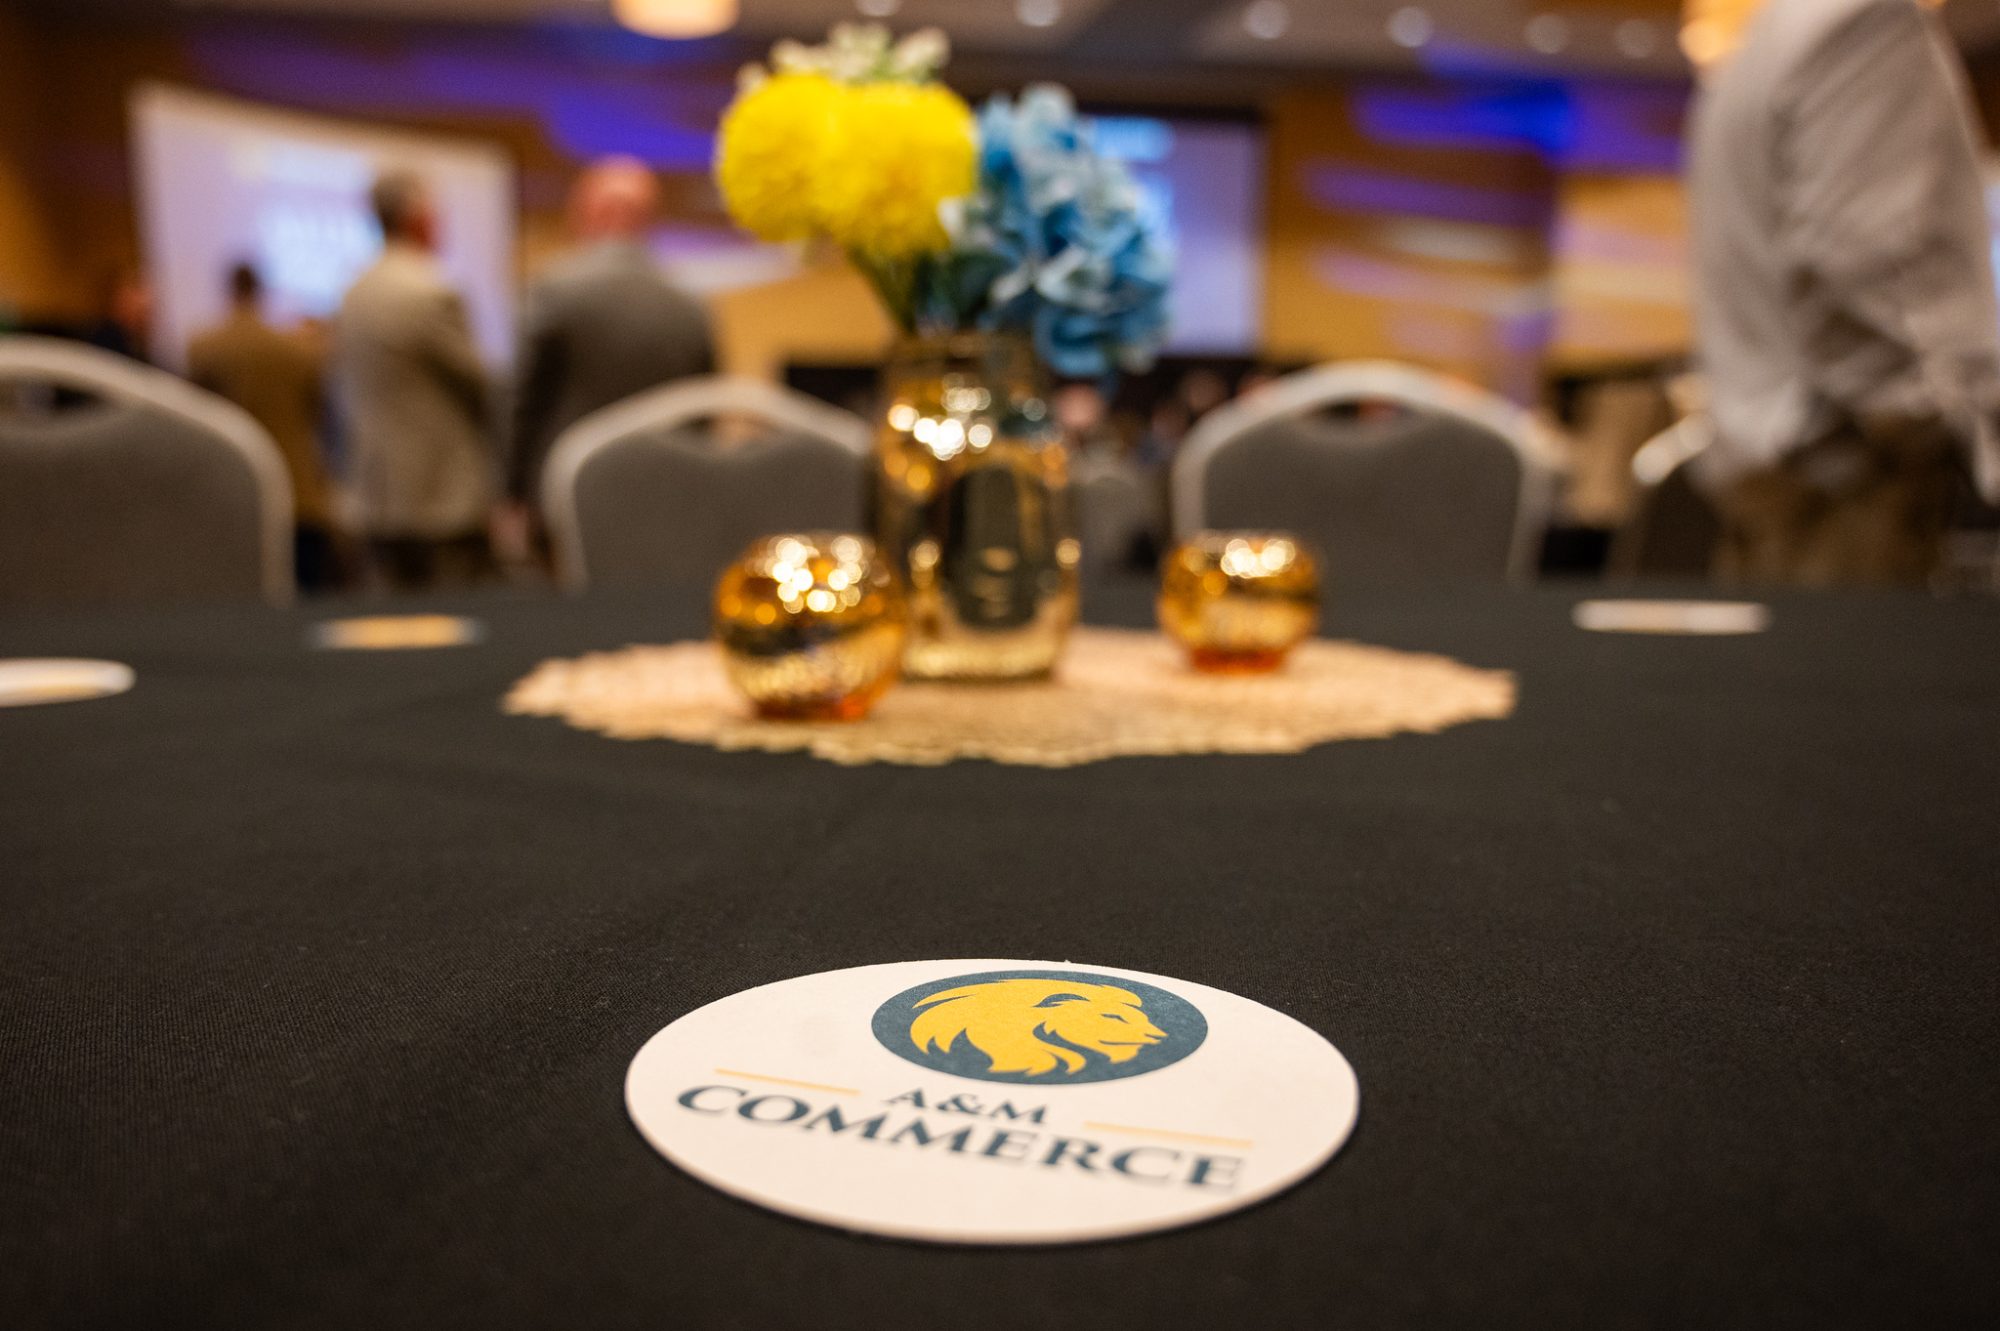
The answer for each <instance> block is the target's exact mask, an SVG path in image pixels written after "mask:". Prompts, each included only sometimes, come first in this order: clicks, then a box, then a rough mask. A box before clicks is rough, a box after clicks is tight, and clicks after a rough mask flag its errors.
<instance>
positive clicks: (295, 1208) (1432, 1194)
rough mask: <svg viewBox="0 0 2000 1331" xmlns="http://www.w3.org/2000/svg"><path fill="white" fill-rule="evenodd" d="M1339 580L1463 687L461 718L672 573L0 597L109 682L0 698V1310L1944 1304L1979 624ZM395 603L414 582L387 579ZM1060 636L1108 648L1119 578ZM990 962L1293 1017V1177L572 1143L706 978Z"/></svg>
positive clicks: (1970, 1309)
mask: <svg viewBox="0 0 2000 1331" xmlns="http://www.w3.org/2000/svg"><path fill="white" fill-rule="evenodd" d="M1582 594H1583V593H1581V592H1578V591H1576V590H1573V589H1572V590H1563V589H1545V590H1541V591H1537V592H1533V593H1502V592H1497V591H1484V592H1474V591H1466V592H1463V593H1445V592H1430V593H1424V594H1421V595H1409V596H1390V595H1381V596H1374V597H1369V596H1360V595H1355V596H1350V597H1347V598H1344V599H1342V600H1341V601H1340V602H1339V603H1338V604H1337V606H1336V608H1335V611H1334V614H1333V616H1332V623H1331V625H1330V627H1331V629H1332V630H1333V631H1334V632H1336V633H1340V634H1343V635H1348V636H1353V637H1358V638H1361V639H1364V640H1368V641H1373V642H1379V643H1384V644H1388V645H1392V646H1397V647H1405V648H1418V649H1431V650H1440V651H1444V652H1448V653H1451V654H1453V655H1455V656H1458V657H1459V658H1461V659H1463V660H1467V661H1469V662H1472V663H1474V664H1478V665H1483V666H1494V667H1505V668H1509V669H1512V670H1515V671H1517V672H1518V673H1519V677H1520V681H1521V705H1520V710H1519V713H1518V715H1517V716H1516V717H1514V718H1513V719H1512V720H1509V721H1504V722H1498V723H1479V724H1473V725H1468V726H1464V727H1461V728H1458V729H1455V730H1451V731H1449V732H1447V733H1444V734H1442V735H1437V736H1431V737H1403V738H1398V739H1393V740H1386V741H1371V742H1363V743H1348V744H1336V745H1332V746H1329V747H1325V748H1321V749H1318V750H1315V751H1313V752H1312V753H1310V754H1307V755H1304V756H1300V757H1211V758H1175V759H1157V760H1156V759H1125V760H1118V761H1112V762H1105V763H1099V764H1096V765H1093V766H1088V767H1083V768H1078V769H1073V770H1067V771H1053V772H1051V771H1039V770H1031V769H1024V768H1013V767H1000V766H995V765H991V764H988V763H983V762H981V763H960V764H956V765H953V766H950V767H946V768H943V769H929V770H925V769H912V768H898V767H866V768H858V769H844V768H840V767H836V766H833V765H830V764H826V763H821V762H816V761H814V760H812V759H810V758H806V757H803V756H796V755H787V756H772V755H761V754H723V753H716V752H711V751H708V750H705V749H700V748H692V747H684V746H681V745H676V744H671V743H663V742H648V743H618V742H613V741H609V740H605V739H602V738H599V737H597V736H594V735H589V734H584V733H580V732H577V731H574V730H571V729H569V728H567V727H566V726H564V725H562V724H561V723H559V722H556V721H549V720H527V719H519V718H510V717H506V716H503V715H501V713H500V711H499V709H498V702H499V699H500V697H501V695H502V694H503V693H504V691H505V690H506V688H507V686H508V685H509V684H511V683H512V682H513V681H514V680H515V679H517V678H518V677H520V676H521V675H523V674H525V673H526V672H527V671H528V670H529V669H530V668H531V667H532V666H534V665H535V664H536V663H537V662H539V661H541V660H543V659H545V658H547V657H550V656H558V655H574V654H577V653H579V652H582V651H585V650H591V649H597V648H608V647H617V646H620V645H623V644H625V643H628V642H633V641H658V640H664V639H667V638H671V637H677V636H686V635H690V634H695V633H699V632H700V631H701V629H702V626H703V623H702V621H703V612H702V599H701V598H700V597H698V596H694V595H675V594H664V593H663V594H659V595H654V596H624V597H615V598H611V597H599V598H592V599H586V600H583V601H580V602H555V601H545V600H535V599H529V598H525V597H518V596H505V597H489V598H482V599H475V600H468V601H465V602H460V603H454V604H451V605H448V606H446V607H445V608H452V609H460V610H467V609H469V610H470V611H471V612H472V613H476V614H478V615H480V616H481V617H483V618H484V619H485V620H486V621H487V622H488V623H489V625H490V628H491V633H490V637H489V638H488V640H487V641H486V642H485V643H484V644H482V645H479V646H475V647H470V648H463V649H456V650H445V651H431V652H409V653H352V654H341V653H328V652H315V651H310V650H307V649H306V647H305V645H304V644H305V636H306V630H307V627H308V625H309V624H311V623H312V622H313V621H314V620H315V619H316V618H317V617H319V615H321V614H324V613H325V611H324V610H323V609H321V610H319V611H313V610H299V611H294V612H289V613H282V614H280V613H272V612H260V611H256V610H249V609H244V610H229V611H223V610H212V611H199V612H187V613H183V614H179V615H171V616H170V615H158V614H139V613H133V614H106V615H88V616H79V617H67V618H65V617H49V618H38V619H31V620H22V619H14V620H11V621H0V656H8V655H15V656H18V655H30V654H33V655H53V654H60V655H85V656H105V657H110V658H113V659H117V660H122V661H126V662H129V663H130V664H132V665H133V666H134V667H136V668H137V671H138V679H139V682H138V686H137V688H136V690H135V691H134V692H132V693H131V694H129V695H127V696H125V697H122V698H117V699H112V700H108V701H100V702H90V703H78V704H68V705H62V706H52V707H39V708H28V709H20V710H14V711H0V884H3V885H0V982H3V983H4V994H3V995H0V1051H4V1060H5V1076H4V1089H0V1325H6V1326H9V1327H26V1326H37V1325H43V1324H51V1325H53V1324H62V1325H79V1326H81V1325H90V1326H121V1327H123V1326H141V1325H181V1326H203V1327H222V1326H253V1325H254V1326H314V1327H358V1326H397V1327H403V1326H415V1327H443V1326H453V1327H457V1326H466V1327H491V1326H501V1325H505V1326H512V1325H535V1326H549V1327H663V1326H664V1327H703V1326H763V1325H818V1326H853V1327H868V1328H874V1329H880V1328H891V1327H905V1326H911V1327H937V1328H953V1329H954V1331H955V1329H957V1328H967V1327H984V1326H993V1327H1023V1326H1051V1325H1075V1326H1085V1325H1088V1326H1090V1327H1093V1328H1104V1327H1120V1326H1166V1325H1175V1326H1178V1325H1284V1326H1348V1327H1378V1326H1387V1325H1439V1324H1459V1325H1467V1324H1476V1325H1501V1324H1522V1325H1581V1324H1590V1325H1653V1326H1685V1325H1706V1324H1732V1325H1757V1326H1772V1325H1800V1326H1806V1325H1811V1326H1825V1325H1828V1324H1840V1325H1848V1324H1865V1323H1872V1324H1875V1325H1903V1326H1915V1325H1938V1324H1943V1323H1946V1322H1959V1323H1964V1322H1969V1321H1972V1320H1975V1319H1980V1320H1989V1321H1990V1319H1991V1317H1992V1316H1993V1315H1994V1314H1995V1313H1996V1310H2000V1275H1997V1274H1996V1272H2000V1263H1996V1262H1995V1253H1996V1251H2000V1221H1997V1220H1996V1206H2000V992H1996V990H2000V985H1997V984H1996V974H2000V971H1997V970H1996V958H2000V903H1996V887H2000V872H1996V871H2000V856H1996V853H1995V851H1994V845H1995V816H1996V811H2000V801H1996V796H1997V795H2000V776H1997V775H1996V765H1997V760H2000V706H1996V704H2000V607H1996V606H1994V605H1992V604H1975V603H1955V604H1938V603H1933V602H1929V601H1924V600H1919V599H1903V598H1896V597H1882V598H1865V597H1863V598H1830V599H1825V600H1805V599H1800V600H1781V601H1780V602H1778V604H1777V606H1776V612H1777V619H1776V625H1775V628H1774V630H1773V631H1772V632H1771V633H1769V634H1767V635H1765V636H1762V637H1755V638H1743V639H1708V640H1673V639H1652V638H1629V637H1601V636H1592V635H1587V634H1584V633H1580V632H1578V631H1576V630H1575V629H1573V628H1572V627H1571V626H1570V622H1569V611H1570V607H1571V605H1572V603H1573V602H1574V601H1575V600H1576V599H1578V597H1579V596H1580V595H1582ZM425 608H437V606H436V604H434V603H429V604H427V605H426V607H425ZM1091 613H1092V614H1093V616H1094V617H1095V618H1098V619H1100V620H1102V621H1104V622H1113V623H1133V624H1139V623H1144V622H1145V621H1146V619H1147V616H1148V613H1149V611H1148V602H1147V600H1146V598H1145V596H1144V595H1143V594H1142V592H1141V591H1140V590H1139V589H1136V588H1132V589H1123V590H1117V589H1114V590H1113V591H1111V592H1107V593H1104V594H1100V595H1098V596H1096V597H1094V598H1093V601H1092V606H1091ZM981 956H1019V957H1026V958H1052V959H1072V960H1075V961H1077V962H1079V963H1096V964H1102V965H1106V966H1122V967H1130V968H1134V969H1142V970H1148V971H1155V972H1159V973H1163V974H1166V975H1172V976H1178V977H1181V978H1184V979H1187V980H1192V981H1196V982H1199V983H1201V984H1207V985H1214V986H1217V987H1220V988H1223V989H1228V990H1232V991H1235V992H1237V993H1240V994H1245V995H1248V996H1250V997H1252V998H1256V999H1259V1000H1261V1001H1263V1002H1265V1003H1268V1004H1271V1005H1273V1006H1275V1007H1277V1008H1279V1009H1281V1010H1283V1011H1285V1012H1288V1013H1290V1014H1292V1015H1293V1016H1296V1017H1298V1018H1299V1019H1301V1020H1302V1021H1304V1022H1306V1023H1307V1024H1309V1025H1310V1026H1312V1027H1314V1028H1315V1029H1317V1030H1319V1031H1321V1032H1322V1033H1324V1034H1325V1035H1326V1036H1327V1037H1329V1038H1330V1039H1331V1040H1333V1041H1334V1042H1335V1043H1336V1044H1337V1045H1338V1046H1339V1047H1340V1048H1341V1049H1342V1050H1343V1051H1344V1052H1345V1053H1346V1054H1347V1056H1348V1058H1349V1059H1350V1060H1351V1061H1352V1062H1353V1064H1354V1066H1355V1068H1356V1070H1357V1072H1358V1074H1359V1077H1360V1081H1361V1098H1362V1110H1361V1122H1360V1126H1359V1127H1358V1129H1357V1130H1356V1132H1355V1135H1354V1137H1353V1138H1352V1140H1351V1141H1350V1142H1349V1143H1348V1145H1347V1147H1346V1149H1345V1150H1344V1151H1343V1152H1342V1153H1341V1154H1340V1155H1339V1156H1338V1157H1337V1158H1336V1159H1335V1161H1334V1162H1333V1164H1332V1165H1331V1166H1330V1167H1328V1168H1327V1169H1326V1170H1325V1171H1324V1172H1322V1173H1321V1174H1319V1175H1318V1176H1316V1177H1314V1178H1313V1179H1311V1180H1310V1181H1308V1182H1307V1183H1306V1184H1304V1185H1303V1186H1301V1187H1299V1188H1297V1189H1295V1190H1293V1191H1292V1192H1290V1193H1287V1194H1285V1195H1283V1196H1281V1197H1279V1198H1278V1199H1276V1200H1274V1201H1271V1202H1269V1203H1267V1204H1265V1205H1262V1206H1259V1207H1257V1208H1254V1209H1252V1210H1249V1211H1246V1212H1243V1213H1240V1214H1238V1215H1236V1216H1234V1217H1231V1218H1227V1219H1224V1220H1221V1221H1217V1222H1214V1223H1210V1224H1207V1225H1203V1226H1200V1227H1197V1228H1194V1229H1189V1230H1185V1231H1181V1232H1175V1233H1167V1234H1161V1235H1156V1236H1152V1237H1147V1238H1141V1239H1136V1240H1131V1241H1126V1242H1119V1243H1110V1244H1100V1245H1096V1246H1087V1247H1077V1248H1069V1249H1054V1250H1043V1251H995V1250H984V1251H982V1250H950V1249H936V1248H925V1247H919V1246H909V1245H902V1244H897V1243H891V1242H886V1241H880V1240H871V1239H863V1238H855V1237H851V1236H848V1235H844V1234H841V1233H838V1232H835V1231H832V1230H828V1229H822V1228H817V1227H814V1226H811V1225H807V1224H803V1223H799V1222H795V1221H792V1220H787V1219H784V1218H781V1217H779V1216H776V1215H772V1214H769V1213H767V1212H764V1211H761V1210H758V1209H755V1208H753V1207H751V1206H748V1205H745V1204H742V1203H739V1202H737V1201H734V1200H732V1199H730V1198H728V1197H725V1196H723V1195H722V1194H720V1193H717V1192H713V1191H711V1190H709V1189H708V1188H707V1187H705V1186H703V1185H702V1184H700V1183H697V1182H695V1181H694V1180H693V1179H691V1178H689V1177H686V1176H685V1175H682V1174H681V1173H679V1172H678V1171H676V1170H675V1169H674V1168H672V1167H671V1166H669V1165H668V1164H667V1163H666V1162H665V1161H663V1160H662V1159H660V1158H659V1157H658V1156H657V1155H656V1154H655V1153H654V1152H653V1151H652V1150H651V1149H650V1148H649V1147H648V1146H647V1145H646V1144H645V1143H644V1142H643V1141H642V1140H641V1139H640V1137H639V1136H638V1134H637V1133H636V1132H635V1131H634V1130H633V1128H632V1127H631V1125H630V1123H629V1122H628V1120H627V1118H626V1115H625V1111H624V1107H623V1103H622V1098H621V1092H622V1081H623V1078H624V1074H625V1069H626V1065H627V1063H628V1062H629V1061H630V1059H631V1057H632V1055H633V1053H634V1052H635V1051H636V1050H637V1049H638V1047H639V1046H640V1044H641V1043H643V1042H644V1041H645V1040H646V1039H647V1038H648V1037H649V1036H650V1035H652V1034H653V1032H655V1031H656V1030H658V1029H659V1028H660V1027H661V1026H663V1025H665V1024H666V1023H668V1022H669V1021H672V1020H673V1019H674V1018H676V1017H679V1016H681V1015H682V1014H684V1013H686V1012H688V1011H690V1010H692V1009H693V1008H695V1007H697V1006H699V1005H701V1004H703V1003H707V1002H709V1001H711V1000H713V999H716V998H720V997H722V996H723V995H726V994H729V993H733V992H735V991H737V990H740V989H744V988H747V987H749V986H752V985H758V984H763V983H765V982H768V981H772V980H777V979H781V978H784V977H787V976H793V975H799V974H802V973H807V972H812V971H820V970H828V969H833V968H837V967H845V966H855V965H862V964H866V963H871V962H885V961H898V960H909V959H925V958H947V957H981Z"/></svg>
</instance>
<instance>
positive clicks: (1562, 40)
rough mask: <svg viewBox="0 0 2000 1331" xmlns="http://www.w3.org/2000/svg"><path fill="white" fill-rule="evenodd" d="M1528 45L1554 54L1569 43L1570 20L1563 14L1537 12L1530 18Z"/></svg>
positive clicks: (1546, 53) (1547, 53) (1543, 52)
mask: <svg viewBox="0 0 2000 1331" xmlns="http://www.w3.org/2000/svg"><path fill="white" fill-rule="evenodd" d="M1527 36H1528V45H1529V46H1532V47H1533V48H1534V49H1535V50H1537V51H1540V52H1541V53H1542V54H1543V55H1554V54H1556V53H1557V52H1558V51H1561V50H1562V49H1563V48H1565V47H1567V46H1568V45H1569V20H1568V19H1566V18H1564V17H1563V16H1562V15H1561V14H1537V15H1535V16H1534V17H1533V18H1531V19H1529V20H1528V32H1527Z"/></svg>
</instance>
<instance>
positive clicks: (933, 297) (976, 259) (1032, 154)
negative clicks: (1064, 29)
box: [925, 86, 1174, 378]
mask: <svg viewBox="0 0 2000 1331" xmlns="http://www.w3.org/2000/svg"><path fill="white" fill-rule="evenodd" d="M944 220H945V227H946V230H947V232H948V233H949V234H950V236H951V241H952V245H951V252H950V253H949V254H948V255H947V256H946V257H945V259H944V260H943V261H942V262H941V264H940V265H939V266H938V269H937V271H936V272H935V273H934V274H933V275H932V277H931V280H930V282H929V285H928V290H927V294H926V299H925V314H926V316H927V318H928V319H929V320H930V321H931V322H945V323H949V324H951V325H953V326H956V327H968V326H970V327H980V328H986V329H992V330H998V331H1009V332H1020V333H1026V334H1028V335H1030V336H1032V337H1033V339H1034V342H1035V347H1036V350H1037V352H1038V353H1039V354H1040V355H1041V357H1042V359H1043V360H1044V361H1045V362H1046V363H1047V364H1048V365H1049V367H1050V368H1051V369H1053V370H1054V371H1055V372H1056V373H1057V374H1060V375H1065V376H1071V377H1076V378H1099V377H1103V376H1105V375H1108V374H1110V373H1111V372H1112V371H1113V370H1115V369H1126V370H1139V369H1144V368H1145V367H1146V366H1148V365H1150V364H1151V363H1152V360H1153V358H1154V356H1156V355H1157V354H1158V352H1159V350H1160V347H1161V346H1162V345H1164V343H1165V342H1166V337H1167V330H1168V321H1169V315H1168V294H1169V291H1170V289H1171V287H1172V284H1173V269H1174V261H1173V255H1172V252H1171V249H1170V247H1169V245H1168V244H1167V240H1166V238H1165V237H1164V236H1163V235H1162V234H1160V231H1159V229H1158V227H1157V226H1155V225H1154V223H1153V222H1152V220H1151V219H1150V217H1149V216H1148V215H1147V213H1146V211H1145V210H1144V208H1143V207H1142V200H1141V197H1140V193H1139V188H1138V186H1137V185H1136V184H1135V183H1134V182H1133V180H1132V178H1131V176H1130V175H1129V174H1128V173H1127V172H1126V170H1125V168H1124V166H1123V165H1122V164H1121V163H1119V162H1117V161H1115V160H1113V159H1111V158H1109V157H1105V156H1101V155H1100V154H1099V153H1098V152H1097V151H1096V147H1095V145H1094V143H1093V141H1092V128H1091V125H1090V122H1088V121H1086V120H1082V119H1080V118H1079V117H1078V116H1077V114H1076V107H1075V105H1074V104H1073V103H1072V102H1071V100H1070V96H1069V94H1068V93H1067V92H1065V91H1063V90H1062V89H1060V88H1055V87H1047V86H1043V87H1035V88H1030V89H1029V90H1028V91H1027V92H1025V93H1023V94H1022V96H1021V98H1020V100H1019V102H1009V101H1008V100H1007V99H1006V98H1004V97H996V98H994V99H993V100H992V101H990V102H988V103H987V104H986V107H985V109H984V110H983V111H982V113H981V115H980V162H979V184H978V187H977V189H976V190H975V192H974V193H973V194H972V196H971V197H970V198H967V199H965V200H962V201H958V202H956V203H953V204H949V205H947V206H946V211H945V218H944Z"/></svg>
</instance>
